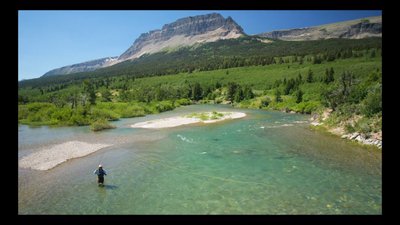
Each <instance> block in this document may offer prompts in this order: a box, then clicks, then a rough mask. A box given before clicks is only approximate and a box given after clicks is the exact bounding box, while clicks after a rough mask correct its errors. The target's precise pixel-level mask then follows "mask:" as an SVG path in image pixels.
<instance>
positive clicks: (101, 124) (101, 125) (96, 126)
mask: <svg viewBox="0 0 400 225" xmlns="http://www.w3.org/2000/svg"><path fill="white" fill-rule="evenodd" d="M113 128H115V126H113V125H111V124H110V123H109V122H108V121H107V120H105V119H99V120H96V121H95V122H93V123H92V124H91V125H90V129H91V130H92V131H100V130H104V129H113Z"/></svg>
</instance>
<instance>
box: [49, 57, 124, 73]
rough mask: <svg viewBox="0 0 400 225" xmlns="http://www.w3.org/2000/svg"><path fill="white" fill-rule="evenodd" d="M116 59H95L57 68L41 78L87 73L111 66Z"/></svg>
mask: <svg viewBox="0 0 400 225" xmlns="http://www.w3.org/2000/svg"><path fill="white" fill-rule="evenodd" d="M117 59H118V56H115V57H106V58H101V59H95V60H91V61H87V62H83V63H78V64H73V65H69V66H64V67H61V68H57V69H54V70H50V71H49V72H47V73H45V74H44V75H43V76H42V77H48V76H55V75H63V74H70V73H79V72H89V71H93V70H96V69H99V68H103V67H107V66H109V65H112V64H113V62H115V61H116V60H117Z"/></svg>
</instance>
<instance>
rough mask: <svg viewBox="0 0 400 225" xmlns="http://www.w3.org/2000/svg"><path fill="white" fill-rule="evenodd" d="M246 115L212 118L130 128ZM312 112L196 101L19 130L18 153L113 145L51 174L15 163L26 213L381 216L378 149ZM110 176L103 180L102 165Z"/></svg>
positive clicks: (20, 206)
mask: <svg viewBox="0 0 400 225" xmlns="http://www.w3.org/2000/svg"><path fill="white" fill-rule="evenodd" d="M203 111H240V112H245V113H246V114H247V116H246V117H244V118H241V119H235V120H227V121H223V122H219V123H214V124H194V125H185V126H180V127H175V128H168V129H160V130H149V129H142V128H131V127H130V125H131V124H134V123H137V122H142V121H146V120H152V119H159V118H166V117H171V116H177V115H183V114H188V113H192V112H203ZM308 119H309V116H306V115H299V114H287V113H281V112H268V111H263V110H250V109H235V108H231V107H230V106H223V105H191V106H184V107H180V108H177V109H175V110H173V111H170V112H165V113H161V114H156V115H148V116H146V117H139V118H130V119H122V120H119V121H115V122H112V124H113V125H115V126H116V127H117V128H116V129H111V130H105V131H101V132H97V133H94V132H92V131H90V129H89V127H86V126H85V127H67V128H65V127H64V128H49V127H39V128H30V127H28V126H24V125H20V126H19V127H18V139H19V142H18V157H19V158H21V157H23V156H26V155H28V154H30V153H32V152H34V151H36V150H37V149H40V148H41V147H45V146H51V145H54V144H59V143H64V142H66V141H73V140H74V141H85V142H89V143H107V144H111V146H110V147H107V148H104V149H101V150H99V151H97V152H95V153H92V154H90V155H88V156H85V157H82V158H76V159H72V160H68V161H67V162H65V163H62V164H60V165H58V166H56V167H55V168H53V169H50V170H47V171H36V170H30V169H24V168H19V169H18V211H19V214H381V213H382V172H381V168H382V157H381V151H377V150H370V149H366V148H362V147H360V146H358V145H355V144H351V143H349V142H348V141H346V140H342V139H340V138H339V137H335V136H332V135H329V134H326V133H322V132H318V131H315V130H312V129H310V124H309V122H308ZM99 163H101V164H103V165H104V169H105V170H106V171H107V172H108V175H107V176H106V177H105V187H103V188H101V187H98V186H97V183H96V179H97V178H96V176H95V175H94V174H93V171H94V170H95V169H96V168H97V166H98V164H99Z"/></svg>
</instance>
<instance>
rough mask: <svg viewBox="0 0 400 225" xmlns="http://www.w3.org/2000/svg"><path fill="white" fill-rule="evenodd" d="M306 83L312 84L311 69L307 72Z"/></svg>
mask: <svg viewBox="0 0 400 225" xmlns="http://www.w3.org/2000/svg"><path fill="white" fill-rule="evenodd" d="M306 81H307V83H312V82H313V81H314V77H313V72H312V71H311V69H309V70H308V74H307V79H306Z"/></svg>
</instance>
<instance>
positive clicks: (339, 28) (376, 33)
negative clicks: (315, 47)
mask: <svg viewBox="0 0 400 225" xmlns="http://www.w3.org/2000/svg"><path fill="white" fill-rule="evenodd" d="M258 36H261V37H266V38H271V39H279V40H285V41H307V40H320V39H329V38H349V39H360V38H366V37H381V36H382V17H381V16H376V17H368V18H364V19H358V20H350V21H345V22H340V23H333V24H327V25H322V26H316V27H307V28H301V29H289V30H280V31H272V32H267V33H262V34H259V35H258Z"/></svg>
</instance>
